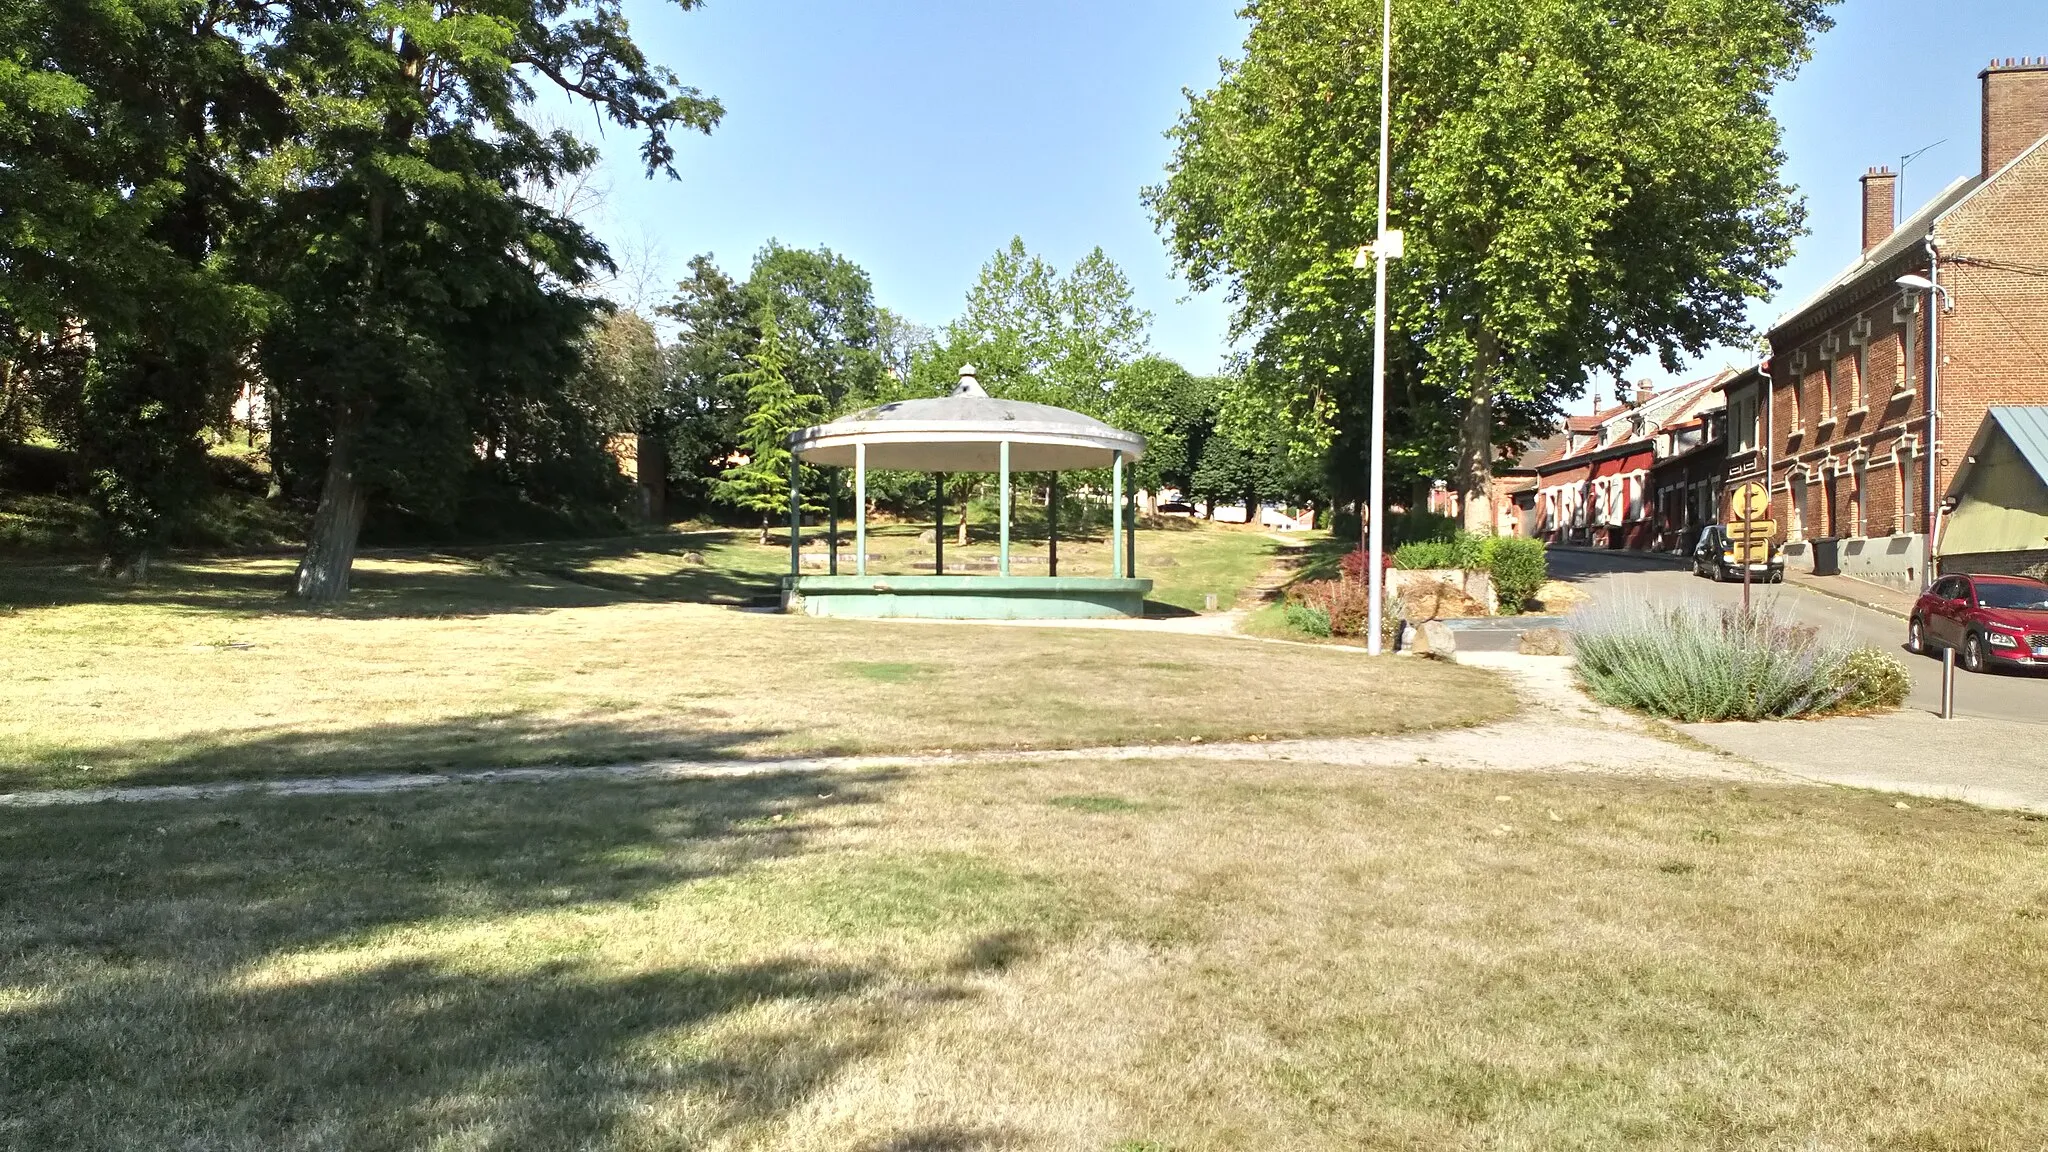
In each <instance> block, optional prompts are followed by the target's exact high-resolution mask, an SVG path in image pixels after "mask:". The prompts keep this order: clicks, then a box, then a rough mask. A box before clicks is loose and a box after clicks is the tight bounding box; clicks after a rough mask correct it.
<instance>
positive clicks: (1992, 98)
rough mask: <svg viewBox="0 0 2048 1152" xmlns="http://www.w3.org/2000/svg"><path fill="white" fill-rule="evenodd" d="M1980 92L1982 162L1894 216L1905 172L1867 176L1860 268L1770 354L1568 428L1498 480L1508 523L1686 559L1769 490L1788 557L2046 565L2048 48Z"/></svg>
mask: <svg viewBox="0 0 2048 1152" xmlns="http://www.w3.org/2000/svg"><path fill="white" fill-rule="evenodd" d="M1979 80H1980V82H1981V83H1982V86H1983V145H1982V156H1981V164H1980V167H1979V170H1978V172H1976V173H1975V174H1973V175H1971V176H1968V177H1966V178H1964V179H1961V180H1957V181H1956V182H1955V183H1953V184H1951V185H1950V186H1948V187H1947V188H1944V189H1942V190H1941V192H1940V193H1939V194H1937V195H1936V196H1934V197H1933V199H1931V200H1929V201H1928V202H1927V203H1926V204H1924V205H1922V206H1921V207H1919V208H1918V209H1917V210H1915V211H1913V212H1912V213H1910V214H1909V215H1907V216H1906V217H1905V219H1904V221H1903V222H1901V223H1898V224H1896V225H1894V220H1895V218H1896V217H1897V215H1898V213H1897V208H1898V205H1897V203H1896V198H1897V190H1898V176H1897V175H1896V174H1895V173H1893V172H1891V171H1890V170H1889V169H1884V168H1873V169H1871V170H1869V171H1868V172H1866V173H1865V174H1864V175H1863V176H1862V178H1861V180H1860V184H1861V190H1862V196H1861V205H1860V207H1861V213H1862V233H1863V245H1862V252H1861V254H1860V256H1859V257H1858V258H1857V259H1856V260H1855V261H1854V262H1852V263H1851V264H1850V265H1849V266H1848V267H1847V268H1845V269H1843V271H1842V272H1841V273H1840V274H1839V275H1837V276H1836V277H1835V278H1834V279H1833V280H1831V281H1830V282H1829V283H1828V284H1827V285H1826V286H1825V287H1824V288H1822V289H1821V290H1820V291H1819V292H1818V293H1816V294H1815V295H1814V296H1813V297H1812V298H1811V299H1808V300H1806V301H1803V302H1802V303H1800V304H1798V305H1797V306H1796V307H1794V308H1792V309H1791V310H1790V311H1788V312H1786V313H1785V314H1784V315H1783V316H1782V317H1780V318H1779V319H1778V321H1777V322H1776V323H1775V324H1773V325H1772V326H1771V329H1770V331H1769V333H1768V341H1769V358H1768V359H1767V360H1765V361H1763V362H1762V363H1760V364H1756V365H1754V366H1751V367H1748V368H1745V369H1739V370H1729V371H1724V372H1720V373H1717V374H1715V375H1713V376H1710V377H1707V378H1704V379H1700V380H1695V381H1692V382H1690V383H1688V384H1685V385H1683V386H1681V387H1678V388H1674V389H1668V390H1666V391H1663V392H1661V393H1660V392H1654V391H1652V390H1651V389H1650V388H1649V387H1648V386H1647V385H1643V386H1639V388H1638V390H1637V392H1636V394H1635V395H1634V396H1633V397H1631V398H1629V399H1628V400H1626V401H1625V402H1623V403H1617V404H1615V405H1613V406H1611V407H1608V408H1605V409H1603V410H1601V411H1599V412H1597V413H1595V414H1593V415H1590V416H1578V417H1573V418H1571V419H1570V420H1569V421H1568V422H1567V424H1566V426H1565V427H1564V428H1563V429H1562V430H1561V431H1560V432H1559V433H1558V434H1557V435H1556V436H1554V437H1551V438H1550V439H1548V440H1545V441H1543V442H1541V443H1539V444H1536V445H1533V446H1531V448H1530V449H1529V451H1528V452H1527V453H1525V454H1524V455H1523V456H1522V458H1521V459H1520V460H1517V461H1515V462H1513V463H1512V464H1511V465H1510V466H1508V467H1506V468H1505V469H1504V470H1503V472H1502V474H1501V476H1500V477H1499V480H1498V482H1497V485H1496V490H1495V494H1494V495H1495V499H1494V507H1495V516H1496V527H1497V529H1498V530H1500V531H1502V532H1512V533H1516V534H1520V535H1529V536H1537V537H1541V538H1544V539H1547V540H1551V541H1554V542H1558V543H1568V544H1580V545H1586V546H1591V547H1602V548H1630V549H1654V550H1661V551H1670V552H1686V551H1689V550H1690V548H1691V546H1692V544H1693V543H1694V541H1696V540H1697V539H1698V536H1699V533H1700V530H1701V529H1702V528H1703V527H1705V525H1707V524H1710V523H1713V522H1714V521H1716V520H1725V519H1727V518H1728V514H1727V507H1728V496H1729V493H1731V492H1732V491H1733V490H1735V489H1736V488H1738V487H1740V486H1742V485H1744V484H1747V483H1752V482H1757V483H1764V484H1767V485H1768V488H1769V491H1770V493H1771V498H1772V509H1773V514H1772V519H1773V520H1774V522H1775V523H1776V524H1777V526H1778V527H1777V534H1778V542H1779V544H1780V545H1781V546H1782V547H1783V549H1784V553H1785V555H1786V557H1787V560H1788V563H1791V564H1793V565H1795V566H1806V567H1811V566H1812V563H1813V557H1814V555H1815V553H1816V551H1817V550H1816V549H1815V548H1814V542H1815V541H1818V540H1828V541H1833V542H1835V547H1834V549H1833V550H1832V551H1834V552H1835V553H1836V554H1837V555H1838V557H1839V563H1840V567H1841V570H1842V571H1843V572H1844V573H1847V574H1849V575H1854V576H1860V577H1862V578H1864V579H1868V580H1873V581H1876V582H1880V583H1886V584H1891V585H1895V586H1898V587H1902V588H1914V587H1918V586H1920V585H1921V584H1922V583H1923V582H1924V581H1925V580H1926V579H1927V578H1928V573H1929V572H1930V571H1942V570H1950V569H1953V570H1970V571H1987V570H1990V571H2026V570H2035V569H2039V568H2042V567H2044V566H2048V57H2043V58H2034V59H2008V60H2005V61H2003V62H1994V63H1993V64H1992V65H1991V67H1989V68H1987V69H1985V70H1984V71H1983V72H1982V73H1980V74H1979ZM1902 280H1903V281H1904V283H1903V284H1902V283H1901V281H1902Z"/></svg>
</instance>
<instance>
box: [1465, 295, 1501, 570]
mask: <svg viewBox="0 0 2048 1152" xmlns="http://www.w3.org/2000/svg"><path fill="white" fill-rule="evenodd" d="M1498 355H1499V353H1498V351H1497V349H1496V347H1495V344H1494V340H1493V334H1492V333H1491V332H1488V331H1486V330H1485V329H1483V328H1482V329H1480V331H1479V339H1478V351H1477V354H1476V355H1475V356H1474V357H1473V360H1472V394H1471V396H1470V397H1469V398H1468V399H1467V400H1466V402H1465V415H1464V418H1463V419H1462V420H1461V421H1460V422H1459V425H1458V505H1459V510H1460V511H1461V512H1462V513H1463V514H1464V521H1465V528H1466V529H1467V530H1468V531H1472V532H1491V531H1493V369H1494V362H1495V360H1496V359H1497V357H1498Z"/></svg>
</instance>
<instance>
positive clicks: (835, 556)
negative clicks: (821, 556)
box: [825, 468, 846, 576]
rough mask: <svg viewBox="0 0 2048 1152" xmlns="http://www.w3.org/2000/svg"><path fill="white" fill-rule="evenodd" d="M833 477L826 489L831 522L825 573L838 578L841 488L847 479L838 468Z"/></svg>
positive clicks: (827, 511) (827, 510) (827, 508)
mask: <svg viewBox="0 0 2048 1152" xmlns="http://www.w3.org/2000/svg"><path fill="white" fill-rule="evenodd" d="M831 475H832V482H831V484H830V485H829V486H828V487H827V488H826V489H825V491H826V493H827V495H826V496H825V508H826V512H825V515H826V517H827V518H828V521H829V526H828V527H827V529H826V532H825V547H826V548H827V549H828V553H827V555H826V557H825V571H826V572H828V573H830V574H832V575H834V576H837V575H839V486H840V485H841V484H844V483H845V482H846V477H844V476H842V475H840V470H839V469H837V468H834V469H833V470H832V473H831Z"/></svg>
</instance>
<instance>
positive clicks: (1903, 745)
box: [1679, 712, 2048, 812]
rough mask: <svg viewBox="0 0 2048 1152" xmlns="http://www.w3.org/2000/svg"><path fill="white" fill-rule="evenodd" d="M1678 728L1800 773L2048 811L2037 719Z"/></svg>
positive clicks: (1900, 717) (1908, 715)
mask: <svg viewBox="0 0 2048 1152" xmlns="http://www.w3.org/2000/svg"><path fill="white" fill-rule="evenodd" d="M1679 730H1680V731H1681V732H1684V733H1685V734H1686V735H1688V736H1691V737H1692V738H1693V739H1695V740H1698V741H1700V742H1701V743H1704V744H1708V745H1711V746H1712V747H1715V748H1719V749H1722V750H1723V751H1726V752H1729V753H1731V754H1733V755H1736V756H1741V757H1744V758H1746V759H1748V760H1750V761H1753V762H1755V763H1757V764H1761V765H1768V766H1769V767H1771V768H1774V769H1776V770H1778V771H1780V772H1783V773H1784V774H1786V775H1788V776H1792V777H1796V778H1798V779H1801V780H1812V781H1817V782H1821V783H1827V784H1846V785H1849V786H1851V787H1855V788H1874V789H1877V790H1879V791H1884V792H1904V793H1907V794H1909V795H1915V796H1932V797H1939V798H1941V799H1945V800H1964V801H1968V802H1969V803H1972V804H1982V805H1985V806H1987V807H1992V808H2019V809H2025V810H2027V811H2031V812H2048V747H2044V746H2043V742H2042V739H2041V736H2042V731H2043V730H2042V728H2041V726H2040V725H2039V724H2030V723H2022V722H2016V721H2011V720H1981V719H1958V720H1943V719H1941V718H1939V717H1937V716H1931V715H1929V714H1927V713H1925V712H1895V713H1893V714H1891V715H1889V716H1845V717H1842V718H1840V719H1835V720H1780V721H1774V722H1768V723H1761V724H1685V725H1680V726H1679Z"/></svg>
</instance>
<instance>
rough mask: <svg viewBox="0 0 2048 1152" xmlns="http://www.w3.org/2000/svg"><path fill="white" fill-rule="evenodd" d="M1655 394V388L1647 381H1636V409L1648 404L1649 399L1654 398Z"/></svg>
mask: <svg viewBox="0 0 2048 1152" xmlns="http://www.w3.org/2000/svg"><path fill="white" fill-rule="evenodd" d="M1656 394H1657V388H1656V386H1655V385H1653V384H1651V383H1650V382H1649V381H1648V380H1638V381H1636V407H1638V408H1640V407H1642V406H1643V405H1645V404H1648V403H1649V402H1650V397H1652V396H1655V395H1656Z"/></svg>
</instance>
